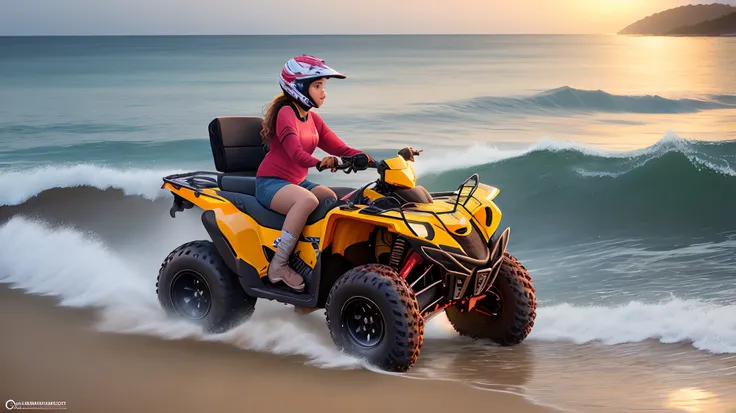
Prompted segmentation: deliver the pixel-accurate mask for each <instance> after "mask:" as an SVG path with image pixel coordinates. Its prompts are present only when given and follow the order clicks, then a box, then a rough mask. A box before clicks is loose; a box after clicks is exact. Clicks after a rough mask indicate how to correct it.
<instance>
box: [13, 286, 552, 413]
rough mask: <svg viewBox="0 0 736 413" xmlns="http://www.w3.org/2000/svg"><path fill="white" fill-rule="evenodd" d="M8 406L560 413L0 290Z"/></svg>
mask: <svg viewBox="0 0 736 413" xmlns="http://www.w3.org/2000/svg"><path fill="white" fill-rule="evenodd" d="M0 314H2V316H0V329H2V331H3V332H4V334H3V338H2V342H3V346H2V347H3V351H2V353H1V355H0V370H2V372H3V377H4V379H3V380H2V381H3V383H2V385H1V386H0V398H2V401H3V402H5V401H6V400H8V399H12V400H15V401H64V402H66V411H70V412H90V413H91V412H103V411H104V412H111V413H112V412H131V411H140V412H143V411H145V412H174V411H175V412H182V413H183V412H202V411H248V412H256V411H276V412H288V411H300V412H326V411H327V412H329V411H350V412H376V411H387V412H388V411H391V412H394V411H395V412H406V411H414V410H416V411H437V412H439V411H448V410H452V409H485V408H487V407H488V406H494V409H498V410H499V411H508V412H529V413H531V412H552V411H554V410H552V409H548V408H544V407H540V406H536V405H534V404H532V403H530V402H528V401H526V400H524V399H523V398H522V397H519V396H515V395H510V394H505V393H498V392H489V391H482V390H477V389H473V388H471V387H468V386H465V385H463V384H461V383H457V382H450V381H435V380H411V379H407V378H401V377H391V376H389V375H383V374H378V373H374V372H371V371H367V370H340V369H320V368H316V367H311V366H305V365H304V361H303V360H302V359H301V358H300V357H296V356H276V355H270V354H263V353H254V352H249V351H244V350H239V349H237V348H235V347H232V346H228V345H225V344H219V343H207V342H197V341H192V340H162V339H159V338H155V337H147V336H137V335H125V334H110V333H101V332H96V331H94V330H93V329H92V326H93V325H94V322H95V315H94V313H93V312H92V311H89V310H79V309H70V308H61V307H56V306H55V300H54V299H52V298H47V297H36V296H29V295H26V294H24V293H23V292H22V291H19V290H9V289H8V288H7V287H6V286H3V287H2V288H0Z"/></svg>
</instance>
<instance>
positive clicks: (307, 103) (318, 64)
mask: <svg viewBox="0 0 736 413" xmlns="http://www.w3.org/2000/svg"><path fill="white" fill-rule="evenodd" d="M331 77H334V78H338V79H345V78H346V76H345V75H343V74H341V73H339V72H337V71H336V70H334V69H333V68H331V67H329V66H327V65H326V64H325V61H324V60H322V59H320V58H318V57H314V56H310V55H301V56H297V57H294V58H293V59H289V61H288V62H286V64H285V65H284V67H283V69H281V76H280V78H279V84H280V85H281V89H283V91H284V92H285V93H287V94H288V95H289V96H291V97H292V98H294V100H296V101H297V103H298V104H299V106H301V107H302V109H304V110H310V109H311V108H315V107H317V104H316V103H315V102H314V100H312V98H311V97H310V96H309V86H310V85H311V84H312V82H314V81H315V80H317V79H323V78H331Z"/></svg>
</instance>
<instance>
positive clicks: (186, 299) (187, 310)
mask: <svg viewBox="0 0 736 413" xmlns="http://www.w3.org/2000/svg"><path fill="white" fill-rule="evenodd" d="M171 302H172V304H173V305H174V309H175V310H176V312H177V314H179V315H181V316H184V317H187V318H190V319H192V320H200V319H202V318H204V317H205V316H206V315H207V313H209V311H210V306H211V300H210V288H209V285H207V281H205V279H204V277H202V276H201V275H200V274H199V273H197V272H194V271H189V270H186V271H179V272H178V273H177V274H176V275H175V276H174V280H173V281H172V282H171Z"/></svg>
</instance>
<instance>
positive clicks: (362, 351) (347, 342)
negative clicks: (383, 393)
mask: <svg viewBox="0 0 736 413" xmlns="http://www.w3.org/2000/svg"><path fill="white" fill-rule="evenodd" d="M325 310H326V313H327V327H328V328H329V330H330V335H331V336H332V340H333V341H334V342H335V345H336V346H337V347H338V348H339V349H340V350H342V351H344V352H345V353H347V354H350V355H353V356H356V357H358V358H361V359H365V360H366V361H367V362H368V363H370V364H372V365H375V366H377V367H379V368H381V369H384V370H389V371H396V372H404V371H407V370H409V369H410V368H411V367H412V366H413V365H414V364H415V363H416V361H417V359H418V358H419V353H420V350H421V347H422V344H423V343H424V318H423V317H422V315H421V314H420V312H419V304H417V299H416V297H415V296H414V291H412V289H411V288H410V287H409V285H408V284H407V283H406V281H405V280H404V279H403V278H401V277H400V276H399V274H398V273H397V272H396V271H395V270H394V269H393V268H391V267H389V266H386V265H381V264H368V265H363V266H359V267H356V268H353V269H352V270H350V271H348V272H346V273H345V274H343V275H342V276H341V277H340V278H339V279H338V280H337V281H336V282H335V284H334V285H333V286H332V289H331V290H330V294H329V296H328V297H327V302H326V305H325Z"/></svg>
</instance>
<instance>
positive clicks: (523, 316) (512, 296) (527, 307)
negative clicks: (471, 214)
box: [445, 253, 537, 346]
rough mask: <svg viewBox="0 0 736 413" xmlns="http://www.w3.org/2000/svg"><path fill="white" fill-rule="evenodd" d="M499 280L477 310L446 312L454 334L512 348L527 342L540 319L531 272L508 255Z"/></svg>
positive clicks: (505, 257) (452, 310) (448, 309)
mask: <svg viewBox="0 0 736 413" xmlns="http://www.w3.org/2000/svg"><path fill="white" fill-rule="evenodd" d="M500 265H501V269H500V270H499V273H498V277H497V278H496V281H495V282H494V283H493V285H492V286H491V288H490V289H489V290H488V293H487V294H486V296H485V297H483V298H481V299H480V300H478V302H477V303H476V304H475V306H474V308H473V309H471V310H470V311H467V312H462V311H460V309H459V308H458V307H457V306H451V307H448V308H447V309H445V314H446V315H447V318H448V319H449V320H450V323H451V324H452V325H453V327H454V328H455V331H457V332H458V333H460V335H462V336H469V337H472V338H476V339H490V340H491V341H492V342H494V343H497V344H500V345H502V346H512V345H516V344H519V343H521V342H522V341H524V339H526V337H527V336H528V335H529V333H530V332H531V330H532V327H533V326H534V319H535V318H536V316H537V313H536V310H537V297H536V292H535V290H534V286H533V285H532V280H531V277H530V276H529V272H528V271H527V270H526V268H524V266H523V265H521V263H520V262H519V261H518V260H517V259H516V258H514V257H513V256H512V255H509V253H504V257H503V261H502V262H501V264H500Z"/></svg>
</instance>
